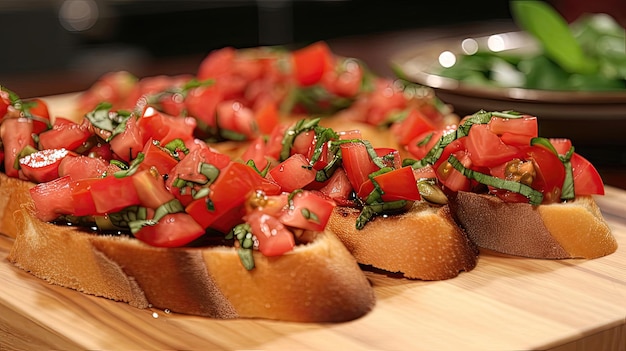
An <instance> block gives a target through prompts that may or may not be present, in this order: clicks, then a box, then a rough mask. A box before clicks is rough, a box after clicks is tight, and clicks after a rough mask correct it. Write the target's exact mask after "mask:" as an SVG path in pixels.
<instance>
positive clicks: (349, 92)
mask: <svg viewBox="0 0 626 351" xmlns="http://www.w3.org/2000/svg"><path fill="white" fill-rule="evenodd" d="M363 75H364V74H363V67H362V66H361V64H360V63H359V61H357V60H355V59H351V58H350V59H343V60H341V61H340V62H339V63H338V64H337V67H335V69H334V70H330V71H328V72H326V73H325V74H324V76H323V77H322V85H323V86H324V87H325V88H326V90H328V91H329V92H331V93H333V94H335V95H337V96H340V97H354V96H356V95H357V94H358V93H359V92H360V91H361V84H362V83H363Z"/></svg>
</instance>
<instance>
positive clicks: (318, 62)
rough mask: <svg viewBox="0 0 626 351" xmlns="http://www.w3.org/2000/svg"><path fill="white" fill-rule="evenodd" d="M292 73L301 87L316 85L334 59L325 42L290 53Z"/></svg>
mask: <svg viewBox="0 0 626 351" xmlns="http://www.w3.org/2000/svg"><path fill="white" fill-rule="evenodd" d="M292 63H293V71H294V77H295V79H296V82H298V84H300V85H301V86H310V85H313V84H316V83H318V82H319V81H320V80H321V79H322V77H323V76H324V73H326V72H328V71H329V70H331V69H332V67H333V66H334V57H333V54H332V52H331V51H330V48H329V47H328V45H327V44H326V43H325V42H321V41H320V42H316V43H313V44H311V45H309V46H306V47H304V48H301V49H299V50H295V51H293V52H292Z"/></svg>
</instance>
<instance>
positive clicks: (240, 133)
mask: <svg viewBox="0 0 626 351" xmlns="http://www.w3.org/2000/svg"><path fill="white" fill-rule="evenodd" d="M217 125H218V127H219V128H220V129H221V130H226V131H229V132H231V133H233V132H234V133H236V135H237V137H236V138H234V139H235V140H251V139H253V138H254V137H256V136H257V135H258V127H257V125H256V120H255V116H254V112H253V111H252V110H251V109H250V108H248V107H246V106H244V105H243V104H242V103H241V102H239V101H235V100H226V101H222V102H220V103H218V104H217ZM231 139H233V138H231Z"/></svg>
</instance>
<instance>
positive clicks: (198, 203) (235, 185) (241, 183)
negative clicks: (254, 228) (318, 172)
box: [185, 162, 281, 231]
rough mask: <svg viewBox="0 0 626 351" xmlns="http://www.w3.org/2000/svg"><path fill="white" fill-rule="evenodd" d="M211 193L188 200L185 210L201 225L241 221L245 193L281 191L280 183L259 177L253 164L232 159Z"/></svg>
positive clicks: (232, 224) (229, 225)
mask: <svg viewBox="0 0 626 351" xmlns="http://www.w3.org/2000/svg"><path fill="white" fill-rule="evenodd" d="M210 190H211V192H210V194H209V196H208V198H207V197H203V198H200V199H198V200H194V201H193V202H191V203H190V204H189V205H188V206H187V207H186V208H185V211H186V212H187V213H189V214H190V215H191V216H192V217H193V218H194V219H195V220H196V221H197V222H198V223H199V224H200V225H201V226H202V227H203V228H208V227H209V226H212V225H214V224H215V223H216V222H217V221H218V220H219V222H221V223H220V224H221V227H222V228H224V227H226V228H227V229H226V231H228V230H230V229H231V228H232V227H233V226H234V225H236V224H238V223H241V217H242V215H243V213H245V208H244V206H243V204H244V202H245V200H246V198H247V197H248V195H249V194H250V193H252V192H254V191H256V190H261V191H263V192H265V193H266V194H268V195H276V194H280V192H281V190H280V186H279V185H278V184H276V183H274V182H272V181H270V180H268V179H265V178H263V177H261V176H260V175H259V174H258V173H257V172H256V171H255V170H254V169H252V167H249V166H246V165H245V164H242V163H239V162H231V163H230V164H229V165H228V166H227V167H226V168H224V169H223V170H222V171H221V172H220V175H219V177H218V178H217V180H216V181H215V182H214V183H213V184H211V186H210Z"/></svg>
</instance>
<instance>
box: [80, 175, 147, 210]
mask: <svg viewBox="0 0 626 351" xmlns="http://www.w3.org/2000/svg"><path fill="white" fill-rule="evenodd" d="M91 195H92V196H93V201H94V204H95V206H96V210H97V211H98V213H101V214H106V213H113V212H117V211H119V210H121V209H124V208H125V207H128V206H133V205H139V204H141V201H140V199H139V194H137V190H136V189H135V184H134V182H133V178H132V177H122V178H117V177H105V178H102V179H100V180H99V181H97V182H94V183H93V184H91Z"/></svg>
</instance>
